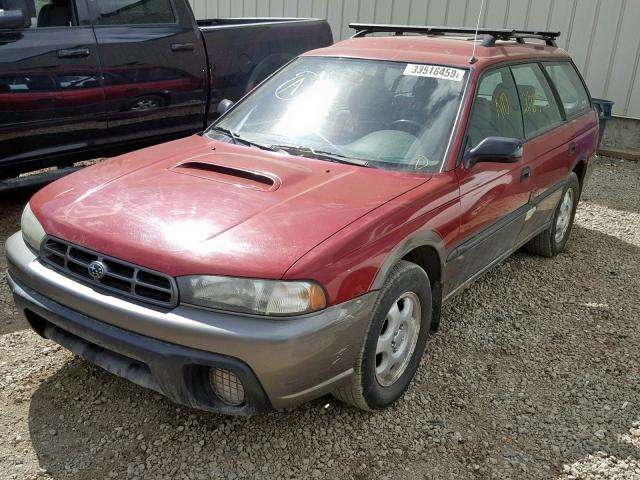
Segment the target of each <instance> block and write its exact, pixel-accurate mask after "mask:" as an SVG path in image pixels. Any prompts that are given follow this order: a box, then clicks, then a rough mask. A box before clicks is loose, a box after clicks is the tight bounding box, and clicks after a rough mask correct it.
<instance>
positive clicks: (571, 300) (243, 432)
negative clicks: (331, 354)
mask: <svg viewBox="0 0 640 480" xmlns="http://www.w3.org/2000/svg"><path fill="white" fill-rule="evenodd" d="M639 198H640V163H632V162H622V161H618V160H611V159H600V160H599V162H598V168H597V170H596V171H595V172H594V176H593V178H592V181H591V183H590V185H589V186H588V188H587V190H586V191H585V194H584V201H583V202H582V203H581V206H580V208H579V212H578V215H577V220H576V226H575V228H574V234H573V237H572V240H571V242H570V243H569V246H568V251H567V252H566V253H565V254H563V255H560V256H559V257H557V258H554V259H542V258H538V257H534V256H530V255H527V254H524V253H518V254H516V255H514V256H513V257H512V258H510V259H509V260H508V261H507V262H506V263H504V264H503V265H501V266H500V267H498V268H497V269H495V270H494V271H493V272H491V273H490V274H488V275H486V276H485V277H484V278H483V279H482V280H480V281H479V282H477V283H476V284H475V285H474V286H473V287H471V288H470V289H468V290H467V291H466V292H465V293H463V294H462V295H460V296H459V297H458V298H457V299H456V300H454V301H453V302H452V303H451V304H450V305H448V306H447V307H446V308H445V309H444V313H443V324H442V328H441V330H440V332H439V333H438V334H436V335H435V336H434V337H433V339H432V341H431V342H430V344H429V347H428V349H427V352H426V353H425V355H424V358H423V362H422V366H421V368H420V369H419V371H418V375H417V378H416V379H415V381H414V383H413V386H412V387H411V388H410V390H409V392H408V393H407V395H406V396H405V398H404V399H403V400H402V401H401V402H399V403H398V404H397V405H396V406H394V407H393V408H391V409H389V410H387V411H384V412H380V413H374V414H370V413H364V412H360V411H357V410H354V409H351V408H348V407H346V406H343V405H341V404H340V403H339V402H337V401H336V400H334V399H332V398H331V397H325V398H322V399H320V400H317V401H314V402H311V403H309V404H306V405H303V406H301V407H299V408H297V409H295V410H293V411H290V412H274V413H271V414H267V415H263V416H258V417H254V418H236V417H224V416H219V415H212V414H207V413H203V412H199V411H193V410H189V409H187V408H182V407H178V406H176V405H174V404H172V403H171V402H169V401H168V400H165V399H164V398H163V397H161V396H159V395H156V394H154V393H152V392H149V391H146V390H144V389H142V388H139V387H137V386H135V385H132V384H130V383H128V382H127V381H125V380H121V379H119V378H116V377H114V376H112V375H110V374H108V373H106V372H103V371H102V370H100V369H98V368H96V367H92V366H91V365H88V364H86V363H84V362H83V361H81V360H79V359H77V358H74V357H73V356H72V355H71V354H69V353H67V352H66V351H65V350H63V349H61V348H59V347H57V346H56V345H55V344H53V343H52V342H49V341H46V340H43V339H41V338H39V337H37V336H36V335H35V334H34V333H32V332H31V331H30V330H29V329H28V328H27V325H26V323H25V322H24V321H23V320H22V319H20V318H19V317H18V316H17V313H16V312H15V309H14V308H13V306H12V302H11V299H10V296H9V292H8V288H7V286H6V283H5V280H4V274H3V273H1V274H0V478H2V479H13V478H16V479H34V478H55V479H63V478H69V479H86V480H89V479H98V478H100V479H102V478H127V479H129V478H130V479H133V478H138V479H147V478H153V479H155V478H167V479H174V478H176V479H214V478H215V479H218V478H228V479H234V478H273V479H282V478H305V479H306V478H331V479H332V478H340V479H342V480H346V479H359V480H364V479H369V478H379V479H448V478H451V479H466V478H475V479H485V478H487V479H490V478H504V479H529V478H531V479H541V478H551V479H562V480H569V479H605V478H606V479H640V352H639V351H638V345H640V329H639V328H638V321H639V320H640V307H639V306H638V298H639V294H638V291H640V280H639V279H640V200H639ZM27 199H28V194H26V193H25V194H16V195H14V196H13V197H12V198H8V199H7V198H5V199H0V212H2V213H1V215H2V224H1V225H0V238H6V237H7V236H8V235H9V234H10V233H12V232H13V231H15V230H17V229H18V222H19V215H20V211H21V208H22V206H23V204H24V203H25V202H26V200H27ZM3 262H4V256H2V257H0V271H1V272H4V268H5V264H4V263H3Z"/></svg>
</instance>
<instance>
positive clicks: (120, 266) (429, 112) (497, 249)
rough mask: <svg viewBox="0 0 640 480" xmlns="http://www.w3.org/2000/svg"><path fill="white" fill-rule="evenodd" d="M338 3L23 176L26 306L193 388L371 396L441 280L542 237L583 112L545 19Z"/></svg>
mask: <svg viewBox="0 0 640 480" xmlns="http://www.w3.org/2000/svg"><path fill="white" fill-rule="evenodd" d="M352 27H353V28H355V29H356V30H357V32H358V33H356V35H355V36H354V37H353V38H351V39H349V40H346V41H343V42H340V43H338V44H336V45H334V46H332V47H329V48H323V49H320V50H315V51H311V52H309V53H307V54H305V55H302V56H301V57H299V58H297V59H295V60H294V61H292V62H291V63H290V64H288V65H287V66H285V67H284V68H283V69H281V70H280V71H278V72H277V73H276V74H274V75H273V76H271V77H270V78H269V79H267V80H266V81H265V82H264V83H262V84H261V85H260V86H259V87H258V88H256V89H255V90H254V91H253V92H252V93H250V94H249V95H248V96H246V97H245V98H244V99H243V100H241V101H240V102H239V103H237V104H236V105H233V106H232V105H231V102H222V105H221V107H222V109H223V110H224V109H227V111H226V112H224V114H223V115H222V117H221V118H220V119H219V120H217V121H216V122H215V123H214V124H213V125H212V126H211V127H210V128H209V129H208V130H207V131H205V132H204V133H203V134H201V135H195V136H192V137H189V138H186V139H182V140H177V141H174V142H170V143H165V144H163V145H158V146H154V147H151V148H147V149H144V150H140V151H137V152H133V153H130V154H127V155H123V156H120V157H116V158H113V159H111V160H109V161H105V162H103V163H100V164H97V165H95V166H92V167H89V168H86V169H84V170H82V171H80V172H77V173H74V174H73V175H70V176H68V177H66V178H64V179H62V180H59V181H57V182H55V183H53V184H51V185H49V186H48V187H46V188H44V189H43V190H41V191H40V192H38V193H37V194H36V195H35V196H34V197H33V198H32V199H31V201H30V202H29V204H28V205H27V207H26V208H25V211H24V214H23V217H22V232H21V233H17V234H15V235H14V236H12V237H11V238H10V239H9V240H8V242H7V245H6V250H7V256H8V264H9V274H8V279H9V284H10V286H11V288H12V290H13V293H14V297H15V301H16V304H17V307H18V309H19V311H20V312H22V313H24V315H25V317H26V319H27V320H28V321H29V323H30V324H31V326H32V327H33V329H34V330H35V331H36V332H38V333H39V334H40V335H42V336H44V337H46V338H49V339H51V340H53V341H55V342H58V343H59V344H61V345H63V346H65V347H66V348H68V349H70V350H71V351H73V352H75V353H77V354H78V355H79V356H81V357H82V358H84V359H86V360H88V361H89V362H93V363H95V364H97V365H99V366H101V367H103V368H104V369H106V370H108V371H110V372H112V373H114V374H116V375H120V376H122V377H125V378H127V379H129V380H131V381H132V382H134V383H137V384H139V385H142V386H144V387H147V388H151V389H153V390H156V391H158V392H160V393H162V394H164V395H166V396H167V397H169V398H171V399H173V400H174V401H176V402H179V403H183V404H186V405H189V406H192V407H196V408H201V409H205V410H210V411H217V412H224V413H233V414H250V413H257V412H264V411H267V410H269V409H271V408H282V407H291V406H294V405H297V404H299V403H301V402H304V401H307V400H311V399H314V398H317V397H319V396H321V395H324V394H327V393H333V394H334V395H335V396H336V397H337V398H339V399H340V400H343V401H345V402H347V403H349V404H352V405H354V406H357V407H360V408H363V409H367V410H373V409H381V408H384V407H387V406H389V405H390V404H392V403H393V402H394V401H395V400H397V399H398V398H399V397H400V396H401V395H402V394H403V392H404V391H405V390H406V389H407V387H408V385H409V383H410V381H411V379H412V377H413V376H414V373H415V372H416V369H417V368H418V364H419V362H420V358H421V356H422V354H423V352H424V349H425V345H426V342H427V338H428V337H429V333H430V332H431V331H433V330H435V329H436V328H437V326H438V323H439V321H440V309H441V305H442V304H443V303H444V302H447V301H448V300H449V299H451V298H452V297H453V296H454V295H455V294H456V293H458V292H460V291H461V290H462V289H464V288H465V287H466V286H468V285H469V284H470V283H471V282H472V281H473V280H475V279H476V278H478V277H479V276H480V275H481V274H482V273H483V272H486V271H487V270H489V269H490V268H491V267H493V266H495V265H496V264H498V263H499V262H500V261H501V260H503V259H505V258H506V257H508V256H509V255H510V254H511V253H512V252H514V251H515V250H516V249H518V248H520V247H522V246H525V245H526V248H527V249H528V250H529V251H531V252H533V253H536V254H540V255H543V256H553V255H556V254H558V253H560V252H561V251H562V250H563V249H564V248H565V245H566V243H567V240H568V239H569V236H570V232H571V227H572V223H573V218H574V214H575V210H576V206H577V204H578V200H579V198H580V193H581V190H582V188H583V185H584V182H585V179H586V177H587V173H588V170H589V163H590V158H591V157H592V155H594V153H595V148H596V142H597V132H598V118H597V115H596V114H595V112H594V109H593V107H592V104H591V98H590V96H589V93H588V91H587V89H586V87H585V85H584V82H583V80H582V78H581V76H580V74H579V73H578V71H577V70H576V67H575V66H574V64H573V63H572V61H571V59H570V57H569V56H568V55H567V53H566V52H565V51H563V50H561V49H560V48H557V47H556V46H555V41H554V40H555V38H556V37H557V35H558V33H552V32H531V31H513V30H480V32H479V33H480V36H479V39H478V40H474V39H473V32H472V31H470V30H468V29H446V28H435V27H405V26H388V25H362V24H354V25H352ZM380 32H388V33H391V34H393V35H384V34H381V33H380ZM372 34H375V35H372ZM525 39H527V41H528V40H529V39H538V40H541V41H534V42H533V43H531V42H529V43H526V42H525ZM474 49H475V52H472V50H474Z"/></svg>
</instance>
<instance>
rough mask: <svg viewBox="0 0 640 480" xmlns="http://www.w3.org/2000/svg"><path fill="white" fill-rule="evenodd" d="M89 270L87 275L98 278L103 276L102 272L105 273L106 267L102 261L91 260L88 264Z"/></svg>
mask: <svg viewBox="0 0 640 480" xmlns="http://www.w3.org/2000/svg"><path fill="white" fill-rule="evenodd" d="M88 270H89V275H91V278H93V279H95V280H98V279H100V278H102V277H104V274H105V273H106V271H107V269H106V267H105V266H104V264H103V263H102V262H98V261H95V262H91V263H90V264H89V267H88Z"/></svg>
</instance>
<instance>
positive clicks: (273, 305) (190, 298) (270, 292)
mask: <svg viewBox="0 0 640 480" xmlns="http://www.w3.org/2000/svg"><path fill="white" fill-rule="evenodd" d="M178 287H179V289H180V298H181V300H182V302H184V303H190V304H192V305H199V306H202V307H208V308H215V309H218V310H230V311H233V312H240V313H253V314H259V315H299V314H303V313H309V312H314V311H316V310H321V309H323V308H324V307H325V306H326V304H327V300H326V297H325V294H324V290H323V289H322V287H320V285H318V284H315V283H312V282H298V281H295V282H286V281H279V280H254V279H250V278H233V277H219V276H209V275H203V276H200V275H198V276H192V277H181V278H178Z"/></svg>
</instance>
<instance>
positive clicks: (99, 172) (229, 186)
mask: <svg viewBox="0 0 640 480" xmlns="http://www.w3.org/2000/svg"><path fill="white" fill-rule="evenodd" d="M429 178H430V177H429V176H428V175H416V174H407V173H396V172H390V171H383V170H378V169H373V168H362V167H357V166H352V165H344V164H337V163H329V162H325V161H320V160H315V159H308V158H301V157H296V156H292V155H286V154H280V153H272V152H267V151H263V150H257V149H254V148H249V147H244V146H240V145H229V144H224V143H220V142H212V141H209V140H207V139H205V138H202V137H199V136H193V137H189V138H186V139H182V140H178V141H175V142H170V143H166V144H163V145H159V146H155V147H151V148H147V149H144V150H140V151H138V152H133V153H130V154H127V155H123V156H121V157H117V158H114V159H112V160H108V161H105V162H102V163H100V164H98V165H95V166H92V167H89V168H86V169H84V170H82V171H80V172H77V173H74V174H72V175H70V176H68V177H65V178H63V179H61V180H59V181H57V182H55V183H53V184H51V185H49V186H48V187H46V188H44V189H43V190H41V191H40V192H38V193H37V194H36V195H35V196H34V198H33V199H32V200H31V205H32V209H33V211H34V213H35V214H36V216H37V217H38V219H39V220H40V221H41V223H42V224H43V227H44V229H45V231H46V232H47V233H48V234H49V235H53V236H56V237H60V238H63V239H65V240H67V241H70V242H72V243H75V244H79V245H82V246H84V247H87V248H89V249H92V250H96V251H98V252H101V253H103V254H106V255H111V256H113V257H116V258H120V259H122V260H126V261H129V262H131V263H134V264H138V265H141V266H145V267H147V268H152V269H155V270H158V271H161V272H164V273H167V274H169V275H174V276H180V275H190V274H217V275H233V276H246V277H259V278H281V277H282V276H283V275H284V273H285V272H286V271H287V269H288V268H289V267H290V266H291V265H292V264H293V263H294V262H295V261H296V260H297V259H299V258H300V257H302V256H303V255H304V254H305V253H307V252H309V251H310V250H311V249H313V248H314V247H315V246H317V245H318V244H319V243H321V242H323V241H324V240H326V239H327V238H328V237H330V236H331V235H333V234H334V233H336V232H337V231H339V230H340V229H342V228H344V227H345V226H347V225H349V224H350V223H351V222H353V221H354V220H356V219H358V218H360V217H362V216H363V215H366V214H367V212H370V211H371V210H373V209H375V208H377V207H379V206H380V205H382V204H384V203H386V202H388V201H390V200H391V199H393V198H395V197H397V196H399V195H401V194H403V193H404V192H406V191H408V190H410V189H412V188H415V187H417V186H418V185H420V184H422V183H424V182H425V181H427V180H428V179H429Z"/></svg>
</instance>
